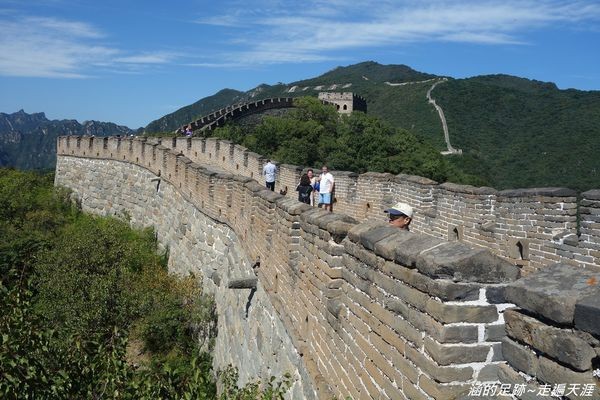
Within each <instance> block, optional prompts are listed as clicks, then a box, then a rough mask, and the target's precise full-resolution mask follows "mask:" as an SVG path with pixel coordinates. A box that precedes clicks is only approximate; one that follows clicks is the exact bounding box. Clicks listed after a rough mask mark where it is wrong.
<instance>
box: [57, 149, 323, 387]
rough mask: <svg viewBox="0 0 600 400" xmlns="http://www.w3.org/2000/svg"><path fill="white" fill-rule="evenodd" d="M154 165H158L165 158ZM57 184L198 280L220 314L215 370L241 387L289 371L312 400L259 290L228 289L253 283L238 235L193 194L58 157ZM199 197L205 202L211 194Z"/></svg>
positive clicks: (96, 163) (130, 170)
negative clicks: (137, 232) (121, 221)
mask: <svg viewBox="0 0 600 400" xmlns="http://www.w3.org/2000/svg"><path fill="white" fill-rule="evenodd" d="M100 143H102V142H100ZM156 159H157V161H158V163H159V164H161V163H162V160H163V158H162V155H160V156H159V157H157V158H156ZM182 172H183V171H182ZM211 177H212V179H215V180H216V181H217V182H218V181H219V176H218V175H217V174H216V173H207V174H206V175H202V176H200V175H196V176H195V177H194V179H193V180H191V181H190V185H192V189H193V188H194V187H195V186H196V185H199V186H200V185H202V186H204V185H205V184H206V183H207V182H208V180H209V179H211ZM56 184H57V185H61V186H66V187H69V188H70V189H72V190H73V192H74V194H75V195H76V196H77V198H78V199H79V200H80V201H81V205H82V207H83V210H84V211H86V212H91V213H95V214H99V215H110V216H117V217H121V218H129V219H130V222H131V224H132V225H134V226H138V227H153V228H154V230H155V232H156V234H157V238H158V241H159V243H161V244H162V246H163V248H166V247H168V250H169V269H170V270H171V271H172V272H175V273H179V274H186V275H187V274H188V273H190V272H191V273H194V274H195V275H197V276H199V277H203V280H202V282H203V289H204V291H205V293H209V294H212V295H214V297H215V301H216V306H217V313H218V325H217V329H218V336H217V338H216V343H215V352H214V355H215V357H214V366H215V369H217V370H218V369H221V368H224V367H226V366H227V365H229V364H232V365H235V366H237V367H238V368H239V371H240V383H241V384H244V383H246V382H247V381H249V380H256V379H257V378H262V379H263V380H265V379H269V378H270V377H271V376H272V375H275V376H279V377H281V376H283V374H284V373H285V372H289V373H291V374H292V376H293V377H294V379H295V383H294V386H293V387H292V389H291V392H290V393H291V395H292V397H293V398H297V399H304V398H306V399H314V398H316V393H315V391H314V389H313V387H314V383H313V382H312V379H311V378H310V376H309V375H308V373H307V371H306V368H305V367H304V363H303V362H302V359H301V356H300V354H299V353H298V352H297V351H296V349H295V347H294V344H293V343H292V341H291V339H290V336H289V335H288V333H287V331H286V328H285V326H284V325H283V324H282V322H281V320H280V319H279V318H278V315H277V312H276V311H275V309H274V307H273V305H272V304H271V302H270V300H269V296H268V295H267V294H266V293H265V290H264V286H262V285H261V286H258V288H257V290H256V291H255V292H254V291H251V290H250V289H242V290H234V289H228V288H227V286H228V283H229V282H230V281H232V280H233V279H240V278H247V277H254V271H253V270H252V268H251V265H252V263H253V261H252V260H251V259H249V258H248V257H247V255H246V252H245V250H244V248H243V246H242V244H241V243H240V241H239V239H238V237H237V235H236V234H235V232H234V231H233V230H232V229H231V228H230V227H229V226H227V225H226V224H224V223H222V222H220V221H219V220H218V219H217V218H210V217H208V216H207V215H205V214H204V213H203V212H202V211H201V210H200V209H199V208H198V207H197V205H196V204H194V202H193V199H192V197H190V194H191V192H189V191H187V190H184V188H183V187H179V188H176V187H174V186H173V185H172V184H171V183H169V182H168V181H166V180H162V179H160V178H158V177H157V175H155V174H154V173H152V172H151V171H149V170H148V169H146V168H143V167H141V166H137V165H134V164H131V163H124V162H115V161H114V160H113V161H109V160H104V159H89V158H76V157H68V156H67V157H58V160H57V166H56ZM202 195H205V196H207V198H209V196H210V194H209V192H208V191H205V192H203V193H202ZM213 198H214V197H213ZM215 200H217V201H226V199H215Z"/></svg>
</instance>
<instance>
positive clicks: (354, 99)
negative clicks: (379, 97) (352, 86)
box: [319, 92, 367, 114]
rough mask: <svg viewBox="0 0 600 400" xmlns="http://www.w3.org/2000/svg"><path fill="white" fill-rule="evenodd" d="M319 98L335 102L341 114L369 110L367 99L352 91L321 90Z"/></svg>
mask: <svg viewBox="0 0 600 400" xmlns="http://www.w3.org/2000/svg"><path fill="white" fill-rule="evenodd" d="M319 100H321V101H324V102H327V103H331V104H335V106H336V108H337V110H338V112H339V113H340V114H350V113H351V112H352V111H362V112H365V113H366V112H367V101H366V100H365V99H364V98H363V97H360V96H357V95H355V94H354V93H352V92H344V93H340V92H321V93H319Z"/></svg>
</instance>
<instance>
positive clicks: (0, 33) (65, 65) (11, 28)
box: [0, 13, 178, 78]
mask: <svg viewBox="0 0 600 400" xmlns="http://www.w3.org/2000/svg"><path fill="white" fill-rule="evenodd" d="M9 14H10V15H9ZM6 15H8V17H6V18H2V17H1V16H2V14H1V13H0V74H1V75H7V76H20V77H42V78H87V77H91V76H93V75H95V74H97V72H98V68H101V69H102V70H103V71H106V72H111V73H114V72H116V71H118V72H136V71H140V70H141V69H142V68H143V67H144V66H146V65H158V64H167V63H169V62H171V61H172V60H173V59H175V58H177V57H178V55H177V53H175V52H164V51H163V52H161V51H157V52H143V53H138V54H135V53H131V52H125V51H123V50H121V49H118V48H115V47H111V46H106V45H104V44H102V43H101V42H100V40H101V39H104V38H105V37H106V35H105V34H104V33H103V32H101V31H100V30H98V29H97V28H95V27H94V26H92V25H90V24H86V23H84V22H79V21H69V20H63V19H58V18H47V17H32V16H20V15H17V14H14V13H7V14H6Z"/></svg>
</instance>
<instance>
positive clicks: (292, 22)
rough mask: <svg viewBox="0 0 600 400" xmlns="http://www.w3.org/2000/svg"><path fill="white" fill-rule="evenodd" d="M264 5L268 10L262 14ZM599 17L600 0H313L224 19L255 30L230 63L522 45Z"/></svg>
mask: <svg viewBox="0 0 600 400" xmlns="http://www.w3.org/2000/svg"><path fill="white" fill-rule="evenodd" d="M235 4H236V3H235V2H234V3H233V4H232V3H224V4H223V7H225V8H231V7H234V6H235ZM261 6H262V7H261ZM257 9H263V10H268V12H263V13H261V14H260V15H257V12H256V10H257ZM599 19H600V3H598V2H596V1H564V0H538V1H533V0H521V1H517V0H508V1H498V0H487V1H486V0H483V1H469V0H462V1H450V0H430V1H417V0H404V1H394V0H377V1H376V0H364V1H361V2H356V1H354V0H328V1H325V0H313V1H308V2H303V3H302V6H300V7H296V8H293V7H292V6H291V5H290V3H286V4H285V5H281V4H278V3H277V2H275V3H274V2H273V1H271V0H265V1H263V2H261V1H259V2H258V5H255V6H254V7H252V9H251V10H248V11H247V12H246V13H243V12H239V11H238V12H237V13H236V14H235V17H231V19H230V20H227V19H226V18H225V19H224V21H228V23H231V24H233V21H235V23H236V24H237V25H239V26H248V27H250V29H248V31H247V34H246V35H243V36H242V39H240V37H239V36H238V37H236V38H235V39H232V40H231V41H230V44H232V45H236V46H237V47H239V50H238V51H237V52H235V54H232V53H230V54H228V55H227V56H226V59H225V60H224V62H225V63H228V62H232V61H233V60H235V62H236V64H243V63H248V64H268V63H286V62H313V61H322V60H325V59H332V57H333V56H332V53H334V52H337V51H343V50H352V49H355V50H358V49H360V48H373V47H390V46H396V47H398V46H402V45H405V44H408V43H419V42H436V41H437V42H447V41H452V42H461V43H476V44H484V45H522V44H527V43H529V41H530V40H529V36H528V34H529V33H531V32H532V31H534V30H537V29H544V28H546V27H550V26H551V25H556V24H560V25H561V26H562V27H570V28H572V29H580V28H581V22H586V21H590V22H591V21H598V20H599ZM217 20H218V19H217ZM215 21H216V20H215Z"/></svg>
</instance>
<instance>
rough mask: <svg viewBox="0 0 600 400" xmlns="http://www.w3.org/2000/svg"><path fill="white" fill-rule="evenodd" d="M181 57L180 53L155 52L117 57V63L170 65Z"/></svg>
mask: <svg viewBox="0 0 600 400" xmlns="http://www.w3.org/2000/svg"><path fill="white" fill-rule="evenodd" d="M177 57H179V54H178V53H173V52H155V53H141V54H133V55H129V56H124V57H117V58H115V59H114V61H115V62H119V63H126V64H168V63H169V62H171V61H172V60H173V59H174V58H177Z"/></svg>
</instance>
